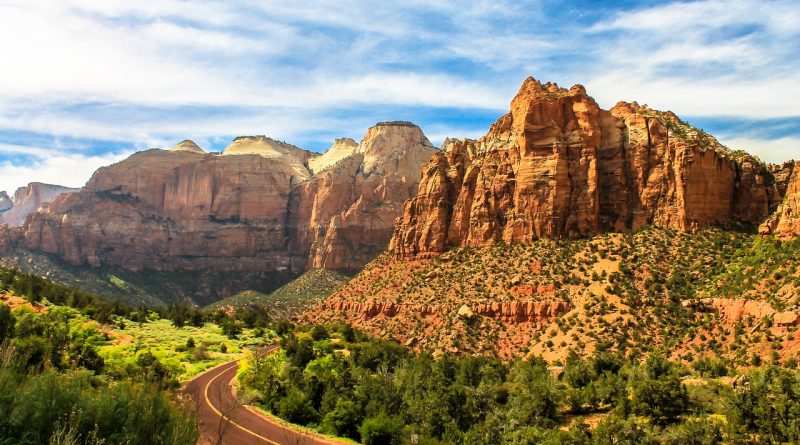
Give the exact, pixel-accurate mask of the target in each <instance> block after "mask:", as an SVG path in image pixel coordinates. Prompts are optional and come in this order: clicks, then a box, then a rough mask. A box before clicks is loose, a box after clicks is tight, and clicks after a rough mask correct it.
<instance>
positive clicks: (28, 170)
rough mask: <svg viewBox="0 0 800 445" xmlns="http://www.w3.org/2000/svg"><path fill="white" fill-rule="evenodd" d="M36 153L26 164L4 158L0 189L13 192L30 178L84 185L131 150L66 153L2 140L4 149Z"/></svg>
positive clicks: (28, 153) (32, 179) (0, 162)
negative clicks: (99, 152)
mask: <svg viewBox="0 0 800 445" xmlns="http://www.w3.org/2000/svg"><path fill="white" fill-rule="evenodd" d="M3 152H5V153H9V152H13V153H22V154H27V155H33V158H32V159H31V160H29V161H27V162H25V163H24V164H17V163H14V162H12V161H0V171H2V172H3V174H2V175H0V190H5V191H7V192H8V193H9V194H11V193H13V192H14V190H16V189H17V188H18V187H22V186H24V185H27V184H28V183H30V182H44V183H47V184H58V185H63V186H67V187H82V186H83V185H84V184H85V183H86V181H88V180H89V178H90V177H91V176H92V173H94V171H95V170H97V169H98V168H100V167H102V166H104V165H109V164H112V163H114V162H117V161H120V160H122V159H124V158H126V157H128V156H130V153H107V154H104V155H100V156H86V155H82V154H63V153H58V152H56V151H53V150H47V149H44V148H39V147H21V146H9V145H5V144H0V153H3Z"/></svg>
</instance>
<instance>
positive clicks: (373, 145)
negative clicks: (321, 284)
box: [289, 122, 436, 270]
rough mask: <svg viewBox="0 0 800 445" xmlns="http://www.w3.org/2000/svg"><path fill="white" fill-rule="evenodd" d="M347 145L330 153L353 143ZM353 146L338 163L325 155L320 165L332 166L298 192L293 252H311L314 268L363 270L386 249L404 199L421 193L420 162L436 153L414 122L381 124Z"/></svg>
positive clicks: (293, 209) (293, 207)
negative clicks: (348, 153) (418, 189)
mask: <svg viewBox="0 0 800 445" xmlns="http://www.w3.org/2000/svg"><path fill="white" fill-rule="evenodd" d="M345 144H346V145H345ZM345 144H342V142H340V141H337V143H336V144H334V146H333V147H331V150H329V151H328V152H331V151H333V150H337V149H339V148H337V145H338V146H341V145H345V146H346V147H352V145H350V144H348V143H345ZM349 149H350V148H347V150H349ZM352 150H353V154H351V155H350V156H347V157H341V158H340V160H339V161H338V162H336V163H335V164H334V163H332V162H331V160H330V158H329V159H322V160H321V161H322V162H320V163H319V164H317V168H321V166H322V165H325V163H327V164H328V165H327V167H325V168H324V169H322V170H321V171H318V172H317V173H316V174H315V175H314V176H313V177H312V178H310V179H309V180H308V181H305V182H303V183H302V184H300V185H298V187H296V188H295V189H294V190H293V191H292V195H291V211H290V213H291V215H292V220H291V221H290V224H289V226H290V227H293V228H295V229H296V234H295V236H292V241H293V243H294V244H293V248H294V249H293V250H294V252H295V253H296V254H297V255H303V254H304V253H306V252H310V255H309V260H308V264H307V266H308V267H309V268H323V269H345V270H353V269H358V268H360V267H361V266H363V265H364V264H366V263H367V262H369V261H370V260H371V259H373V258H375V256H376V255H377V254H379V253H380V252H382V251H383V250H385V249H386V246H387V245H388V242H389V239H390V238H391V237H392V232H393V229H394V222H395V219H396V218H397V217H398V216H399V215H401V214H402V211H403V202H404V201H405V200H406V199H408V198H410V197H412V196H413V195H414V193H415V192H416V188H417V184H418V183H419V169H420V165H422V164H423V163H424V162H426V161H427V160H428V159H429V158H430V157H431V155H432V154H433V153H434V152H435V151H436V149H435V148H434V147H433V145H431V143H430V142H429V141H428V139H427V138H426V137H425V135H424V134H423V133H422V131H421V130H420V129H419V127H417V126H416V125H413V124H411V123H408V122H381V123H379V124H377V125H376V126H375V127H372V128H370V129H369V131H367V134H366V135H365V136H364V139H363V140H362V141H361V143H360V144H359V145H358V146H357V147H354V148H352ZM328 152H326V154H325V155H323V156H321V157H320V158H323V157H325V156H326V155H327V153H328ZM334 155H338V154H337V153H336V152H334Z"/></svg>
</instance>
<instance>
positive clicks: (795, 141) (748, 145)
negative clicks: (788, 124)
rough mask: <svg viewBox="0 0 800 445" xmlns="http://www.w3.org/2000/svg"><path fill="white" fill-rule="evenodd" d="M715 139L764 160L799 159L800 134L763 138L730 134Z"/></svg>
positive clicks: (774, 161) (776, 161)
mask: <svg viewBox="0 0 800 445" xmlns="http://www.w3.org/2000/svg"><path fill="white" fill-rule="evenodd" d="M717 139H718V140H719V141H720V143H722V144H724V145H726V146H728V147H730V148H733V149H736V150H744V151H746V152H748V153H751V154H754V155H756V156H758V157H759V158H761V160H762V161H764V162H771V163H774V164H779V163H782V162H785V161H789V160H792V159H794V160H798V161H800V136H794V137H784V138H778V139H763V138H752V137H748V136H742V135H736V134H730V135H721V136H719V137H718V138H717Z"/></svg>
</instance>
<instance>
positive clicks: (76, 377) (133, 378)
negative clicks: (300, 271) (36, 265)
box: [0, 268, 274, 445]
mask: <svg viewBox="0 0 800 445" xmlns="http://www.w3.org/2000/svg"><path fill="white" fill-rule="evenodd" d="M269 325H270V319H269V316H268V315H267V313H266V312H265V311H264V310H263V309H262V308H258V307H247V308H243V309H241V310H239V311H236V312H234V313H231V314H226V313H224V312H215V313H207V312H203V311H199V310H196V309H194V308H191V307H189V306H185V305H172V306H170V307H167V308H164V307H152V308H148V307H138V308H133V307H130V306H127V305H124V304H122V303H118V302H109V301H107V300H104V299H102V298H99V297H96V296H94V295H92V294H89V293H86V292H83V291H81V290H78V289H76V288H71V287H65V286H61V285H58V284H55V283H53V282H51V281H49V280H47V279H44V278H41V277H37V276H35V275H31V274H26V273H23V272H20V271H19V270H16V269H8V268H0V444H37V445H39V444H64V445H66V444H81V443H82V444H92V445H99V444H164V445H167V444H169V445H179V444H194V443H195V442H196V440H197V427H196V422H195V419H194V413H193V412H192V410H191V406H187V405H185V404H184V402H182V401H181V400H182V398H181V397H178V396H177V392H178V388H179V386H180V382H182V381H186V380H188V379H189V378H191V377H193V376H194V375H196V374H199V373H201V372H202V371H204V370H206V369H208V368H210V367H213V366H215V365H217V364H219V363H223V362H227V361H230V360H233V359H235V358H238V357H241V356H242V351H243V349H244V348H246V347H247V345H250V344H263V343H265V342H271V341H272V338H273V335H274V334H273V333H272V330H270V329H269Z"/></svg>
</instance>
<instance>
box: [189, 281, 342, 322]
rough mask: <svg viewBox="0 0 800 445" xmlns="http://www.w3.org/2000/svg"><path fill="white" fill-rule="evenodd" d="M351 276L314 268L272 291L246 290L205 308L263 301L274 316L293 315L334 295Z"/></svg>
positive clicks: (227, 306) (241, 305)
mask: <svg viewBox="0 0 800 445" xmlns="http://www.w3.org/2000/svg"><path fill="white" fill-rule="evenodd" d="M349 279H350V277H348V276H347V275H344V274H342V273H340V272H334V271H330V270H325V269H311V270H309V271H308V272H306V273H304V274H303V275H300V276H299V277H297V278H295V279H294V280H292V281H290V282H289V283H286V284H285V285H283V286H281V287H280V288H278V289H276V290H275V291H274V292H272V293H267V294H265V293H261V292H256V291H252V290H246V291H242V292H239V293H238V294H236V295H232V296H230V297H228V298H224V299H222V300H220V301H216V302H214V303H211V304H209V305H208V306H206V307H205V308H203V309H206V310H217V309H223V310H226V311H231V310H236V309H241V308H244V307H247V306H249V305H261V306H264V307H266V308H267V309H268V310H269V312H270V315H271V316H273V317H278V318H285V317H290V316H293V315H295V314H297V313H299V312H302V311H303V310H305V309H307V308H308V307H310V306H312V305H314V304H316V303H318V302H319V300H321V299H323V298H326V297H328V296H330V295H331V294H332V293H333V292H334V291H336V290H337V289H338V288H340V287H341V286H342V285H343V284H344V283H346V282H347V280H349Z"/></svg>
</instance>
